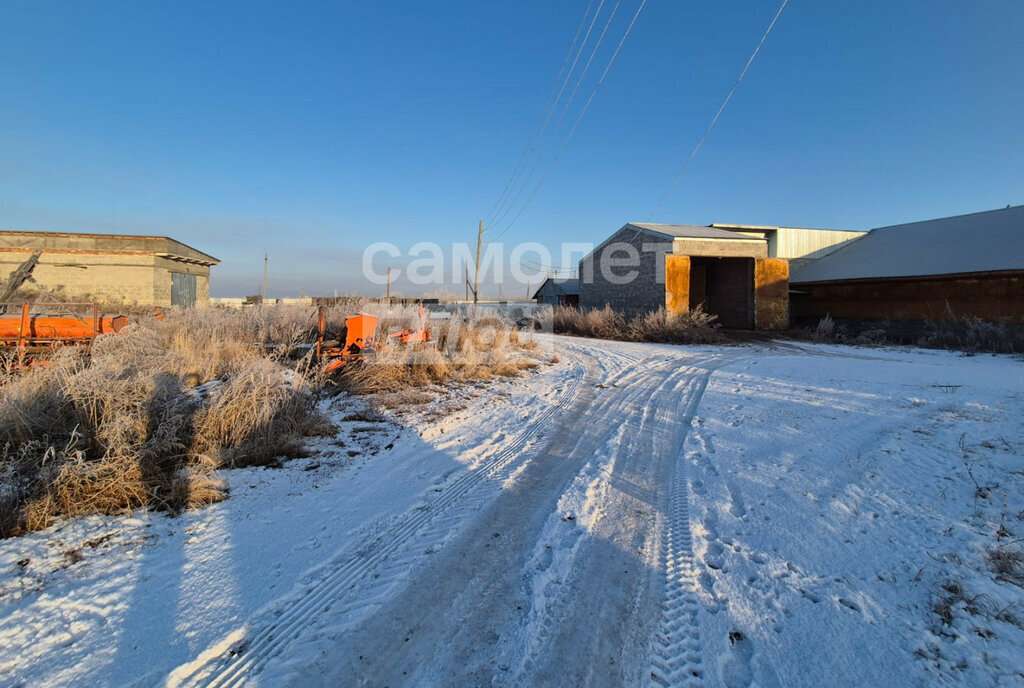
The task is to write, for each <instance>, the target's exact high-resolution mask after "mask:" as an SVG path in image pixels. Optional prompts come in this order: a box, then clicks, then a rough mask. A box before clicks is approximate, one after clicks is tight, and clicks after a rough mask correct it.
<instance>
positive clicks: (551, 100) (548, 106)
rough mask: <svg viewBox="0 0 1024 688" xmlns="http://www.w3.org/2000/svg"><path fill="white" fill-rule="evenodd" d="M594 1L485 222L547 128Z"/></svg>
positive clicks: (599, 7) (570, 73)
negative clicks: (539, 115)
mask: <svg viewBox="0 0 1024 688" xmlns="http://www.w3.org/2000/svg"><path fill="white" fill-rule="evenodd" d="M594 1H595V0H590V2H589V4H588V5H587V8H586V10H585V11H584V13H583V18H582V19H580V24H579V26H578V27H576V34H575V35H574V36H573V39H572V43H571V44H570V45H569V51H568V52H567V53H566V54H565V59H564V60H563V61H562V68H561V69H560V70H559V72H558V76H557V77H556V78H555V83H553V84H552V85H551V92H550V93H548V98H547V101H546V102H545V104H544V110H545V111H546V115H544V116H542V118H541V119H539V120H538V121H537V126H536V127H535V128H534V130H533V134H531V136H530V139H529V140H528V141H527V144H526V146H525V147H524V148H523V152H522V153H520V155H519V160H518V161H517V162H516V165H515V167H514V168H513V171H512V175H511V176H510V177H509V179H508V181H507V182H505V187H504V189H502V192H501V195H500V196H499V197H498V200H497V201H495V203H494V205H493V206H492V207H491V209H490V210H489V211H488V212H487V215H486V216H484V221H485V222H489V219H490V218H491V217H493V216H494V213H495V211H496V210H497V209H498V208H499V207H500V206H501V205H502V204H503V203H504V202H505V201H506V200H507V198H508V195H509V194H510V193H511V190H512V189H513V188H515V184H516V180H517V177H518V176H519V174H520V172H521V170H522V168H523V165H524V164H525V163H526V162H527V161H528V160H529V159H530V157H531V156H532V154H533V151H534V150H535V149H536V147H537V144H538V143H539V142H540V140H541V138H543V135H544V131H545V130H546V129H547V125H548V123H549V122H550V121H551V116H552V115H553V114H554V112H555V109H556V107H557V104H558V101H559V100H561V98H562V93H563V92H565V87H566V86H567V85H568V84H569V79H570V78H571V76H572V73H573V71H574V70H575V69H576V63H577V62H578V61H579V58H580V55H581V54H582V53H583V46H585V45H586V43H587V39H588V38H589V36H590V32H591V31H592V30H593V27H594V22H593V21H592V22H591V24H590V28H589V29H587V35H586V37H584V40H583V43H582V44H581V45H580V49H579V51H577V50H576V44H577V42H578V41H579V38H580V34H581V33H582V32H583V27H584V26H585V25H586V23H587V17H589V16H590V10H591V8H593V6H594ZM603 5H604V0H601V5H599V6H598V11H597V13H595V14H594V20H595V21H596V20H597V15H598V14H600V12H601V6H603ZM574 52H575V53H576V57H575V59H573V53H574ZM570 60H572V67H570V68H569V71H568V73H567V72H566V67H569V62H570ZM563 77H564V79H563ZM559 84H561V86H559ZM556 91H557V93H558V95H557V96H556V95H555V93H556Z"/></svg>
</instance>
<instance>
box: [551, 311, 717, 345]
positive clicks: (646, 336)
mask: <svg viewBox="0 0 1024 688" xmlns="http://www.w3.org/2000/svg"><path fill="white" fill-rule="evenodd" d="M716 319H717V317H716V316H714V315H711V314H709V313H706V312H704V310H703V309H702V308H701V307H700V306H697V307H696V308H691V309H690V310H688V311H686V312H685V313H680V314H669V313H668V312H667V311H666V310H665V309H664V308H661V309H659V310H657V311H653V312H650V313H645V314H641V315H637V316H634V317H632V318H627V317H626V316H625V315H623V314H622V313H620V312H618V311H615V310H612V308H611V307H609V306H605V307H604V308H601V309H593V310H589V311H581V310H579V309H576V308H572V307H568V306H558V307H557V308H555V311H554V330H555V332H556V333H560V334H571V335H576V336H579V337H593V338H595V339H617V340H621V341H631V342H663V343H673V344H696V343H711V342H718V341H721V336H720V335H719V333H718V331H717V326H716V325H715V320H716Z"/></svg>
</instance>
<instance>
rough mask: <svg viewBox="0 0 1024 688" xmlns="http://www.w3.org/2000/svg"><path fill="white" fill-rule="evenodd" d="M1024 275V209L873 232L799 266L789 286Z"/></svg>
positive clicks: (1009, 209) (918, 223)
mask: <svg viewBox="0 0 1024 688" xmlns="http://www.w3.org/2000/svg"><path fill="white" fill-rule="evenodd" d="M1021 269H1024V206H1015V207H1012V208H1004V209H1002V210H990V211H988V212H984V213H974V214H973V215H959V216H957V217H946V218H941V219H938V220H927V221H924V222H914V223H910V224H905V225H894V226H891V227H881V228H879V229H873V230H871V231H870V232H869V233H868V234H867V236H864V237H862V238H861V239H858V240H857V241H854V242H851V243H849V244H847V245H846V246H843V247H841V248H840V249H839V250H837V251H836V252H835V253H832V254H830V255H828V256H826V257H824V258H820V259H818V260H815V261H812V262H810V263H808V264H806V265H802V266H800V267H798V268H796V269H795V270H794V271H793V275H792V278H791V279H790V281H791V282H792V283H794V284H797V283H805V282H831V281H838V280H850V279H872V278H885V277H924V276H928V275H955V274H958V273H975V272H995V271H1004V270H1021Z"/></svg>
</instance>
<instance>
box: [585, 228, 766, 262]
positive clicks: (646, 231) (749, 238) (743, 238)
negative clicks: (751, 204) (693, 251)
mask: <svg viewBox="0 0 1024 688" xmlns="http://www.w3.org/2000/svg"><path fill="white" fill-rule="evenodd" d="M643 224H645V225H661V226H663V227H700V228H707V229H714V228H713V227H710V226H706V225H673V224H669V223H667V222H644V223H643ZM624 229H632V230H633V231H634V232H636V233H637V234H641V233H643V234H647V235H651V236H657V237H663V238H665V239H668V243H674V242H675V240H676V239H696V240H698V241H701V238H700V237H680V236H675V235H674V234H665V233H663V232H659V231H657V230H654V229H649V228H647V227H641V226H640V225H638V224H636V223H634V222H627V223H626V224H624V225H622V226H621V227H619V228H618V229H616V230H615V231H614V232H612V233H611V236H609V237H608V238H607V239H605V240H604V241H602V242H601V243H600V244H598V245H597V246H595V247H594V248H593V249H591V250H590V253H588V254H587V255H585V256H583V257H582V258H580V261H579V263H578V264H577V265H581V264H582V263H583V262H584V261H585V260H587V259H588V258H590V257H591V256H592V255H594V254H595V253H597V252H598V251H599V250H601V249H602V248H604V247H605V246H607V245H608V244H609V243H610V242H611V240H612V238H613V237H614V236H615V235H616V234H618V233H619V232H621V231H622V230H624ZM731 240H732V239H704V241H731ZM736 240H738V241H765V238H764V237H752V236H743V235H741V234H737V235H736Z"/></svg>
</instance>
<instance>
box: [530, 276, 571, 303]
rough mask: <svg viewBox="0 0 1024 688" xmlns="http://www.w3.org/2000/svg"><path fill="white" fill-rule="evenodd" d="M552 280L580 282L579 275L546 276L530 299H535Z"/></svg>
mask: <svg viewBox="0 0 1024 688" xmlns="http://www.w3.org/2000/svg"><path fill="white" fill-rule="evenodd" d="M552 280H554V281H557V280H562V281H563V282H579V281H580V279H579V277H545V278H544V281H543V282H541V283H540V286H539V287H537V289H536V290H534V292H533V296H531V297H530V299H531V300H533V299H535V298H537V294H539V293H540V290H541V289H543V288H544V285H545V284H547V283H548V282H551V281H552ZM577 286H579V285H577Z"/></svg>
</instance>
